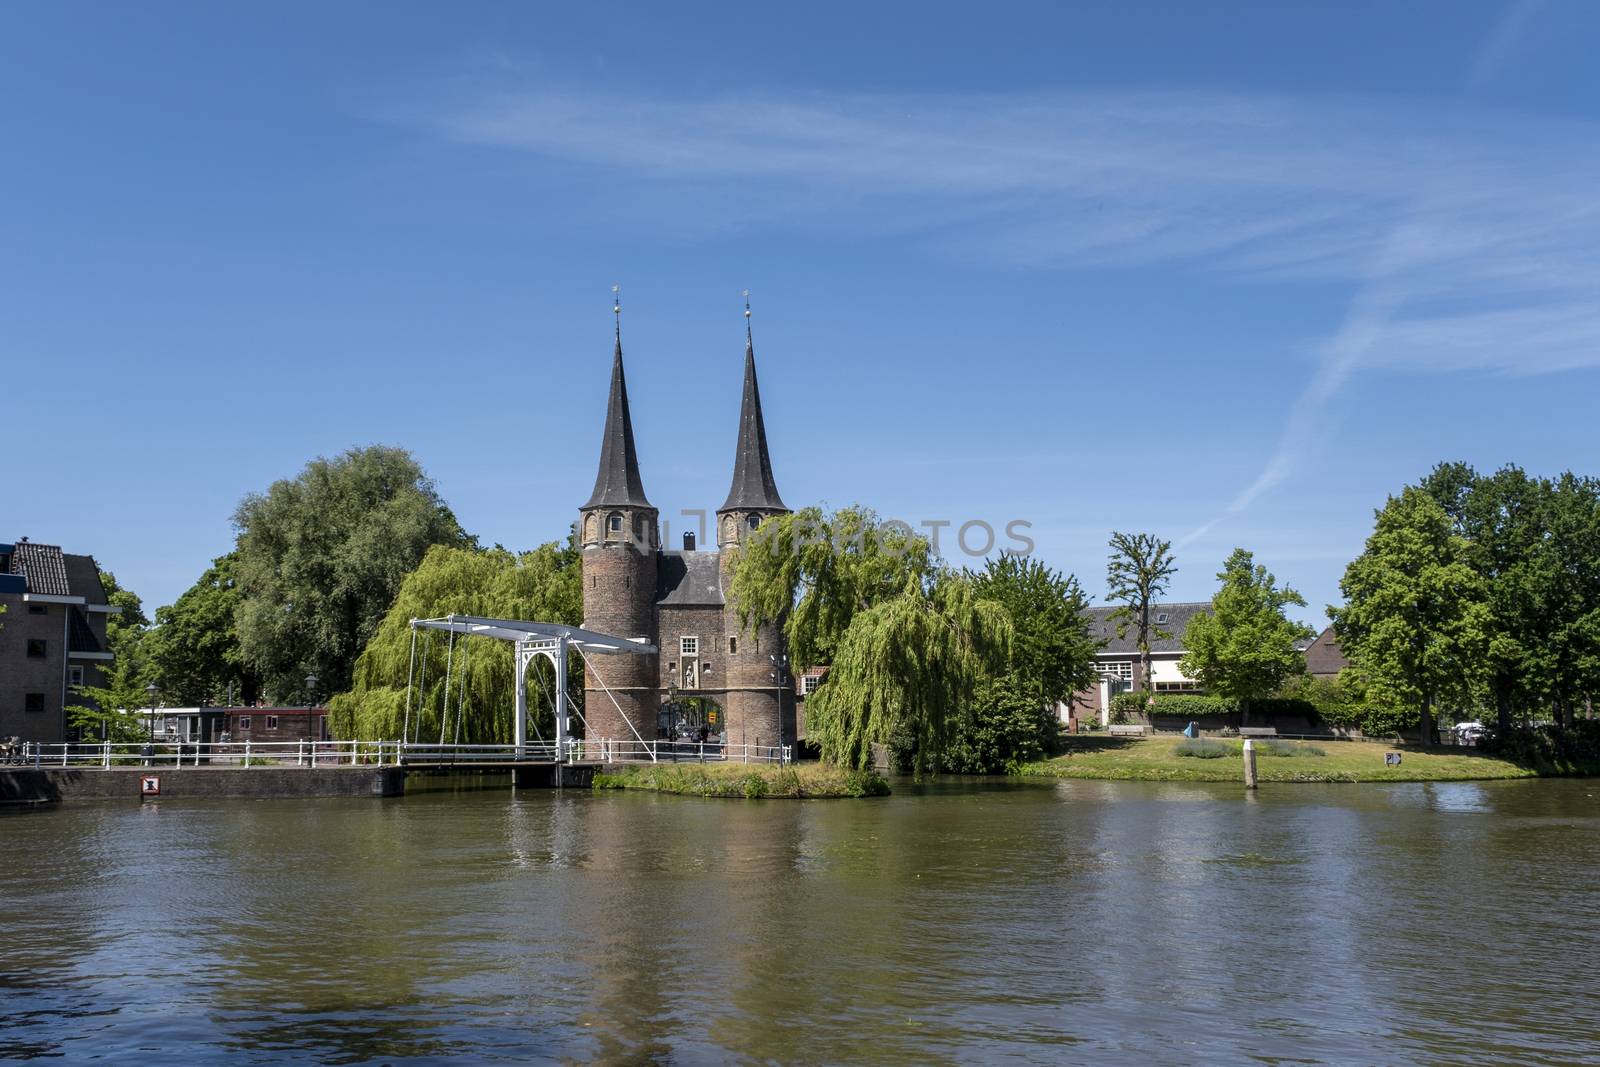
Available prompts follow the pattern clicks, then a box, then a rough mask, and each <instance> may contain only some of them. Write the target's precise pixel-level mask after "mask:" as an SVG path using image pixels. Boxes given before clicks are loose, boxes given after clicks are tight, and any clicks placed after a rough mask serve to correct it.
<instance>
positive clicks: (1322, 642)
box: [1306, 626, 1350, 674]
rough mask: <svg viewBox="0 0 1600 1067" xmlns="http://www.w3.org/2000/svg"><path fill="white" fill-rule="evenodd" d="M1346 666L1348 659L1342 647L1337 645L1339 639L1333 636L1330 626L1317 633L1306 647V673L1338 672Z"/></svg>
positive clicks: (1348, 662)
mask: <svg viewBox="0 0 1600 1067" xmlns="http://www.w3.org/2000/svg"><path fill="white" fill-rule="evenodd" d="M1348 666H1350V661H1349V660H1348V659H1346V658H1345V654H1344V649H1342V648H1340V647H1339V639H1338V638H1337V637H1335V636H1334V633H1333V627H1331V626H1330V627H1328V628H1327V629H1326V630H1323V631H1322V632H1321V633H1320V634H1318V635H1317V639H1316V640H1315V641H1313V642H1311V646H1310V647H1309V648H1307V649H1306V672H1307V673H1308V674H1338V673H1339V672H1340V671H1342V670H1344V669H1345V668H1346V667H1348Z"/></svg>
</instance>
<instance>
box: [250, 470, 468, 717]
mask: <svg viewBox="0 0 1600 1067" xmlns="http://www.w3.org/2000/svg"><path fill="white" fill-rule="evenodd" d="M234 524H235V526H236V527H237V528H238V531H239V539H238V551H237V559H236V561H235V564H234V567H233V571H234V579H235V581H236V582H237V583H238V592H239V602H238V605H237V607H236V609H235V621H236V625H237V627H238V634H239V644H240V651H241V653H242V660H243V662H244V663H245V664H247V665H248V666H249V667H250V668H251V669H252V670H254V671H256V672H257V673H258V674H259V675H260V676H261V678H262V680H263V682H264V685H265V689H266V692H267V695H268V697H269V698H270V699H274V700H284V699H289V698H292V697H301V696H304V695H305V689H306V683H305V681H304V679H305V677H306V675H308V674H315V675H316V676H317V677H318V679H319V683H318V687H319V688H320V689H321V690H323V691H331V690H337V689H342V688H346V687H347V686H348V685H349V681H350V676H351V667H352V665H353V664H354V662H355V658H356V656H357V655H358V654H359V653H360V651H361V649H362V647H363V646H364V645H365V644H366V643H367V641H368V640H370V639H371V637H372V635H373V633H374V632H375V631H376V630H377V627H378V623H379V620H381V619H382V618H383V615H384V612H385V611H387V610H388V608H389V605H390V604H391V603H392V602H393V600H394V596H395V592H396V591H397V590H398V589H399V588H400V583H401V582H402V581H403V580H404V579H405V576H406V575H407V574H409V573H410V572H411V571H412V570H414V569H415V568H416V566H417V564H418V563H419V562H420V561H421V560H422V557H423V554H424V553H426V552H427V550H428V549H429V548H430V547H431V546H433V545H458V546H464V545H468V544H470V543H471V541H470V539H469V538H468V537H467V535H466V534H465V533H463V532H462V529H461V526H460V525H459V524H458V523H457V522H456V519H455V516H454V515H452V514H451V513H450V509H449V508H448V507H446V506H445V504H444V502H443V501H442V500H441V499H440V498H439V494H438V492H437V491H436V490H435V488H434V485H433V482H432V481H430V480H429V479H428V477H427V476H426V475H425V474H424V473H423V471H422V468H421V467H420V466H418V465H417V462H416V461H415V460H414V459H412V458H411V456H410V454H409V453H407V452H406V451H404V450H403V449H399V448H389V447H384V446H379V445H375V446H372V447H370V448H362V449H352V450H350V451H349V452H346V453H344V454H343V455H341V456H339V457H337V458H336V459H321V458H319V459H315V460H313V461H311V462H310V463H309V464H307V465H306V468H305V469H304V470H303V471H301V472H300V474H299V475H297V476H296V477H294V478H292V479H285V480H283V481H279V482H275V483H273V485H272V486H271V488H269V489H268V490H267V492H266V493H265V494H251V495H250V496H247V497H246V498H245V499H244V501H243V502H242V503H241V504H240V505H239V508H238V511H237V512H235V514H234Z"/></svg>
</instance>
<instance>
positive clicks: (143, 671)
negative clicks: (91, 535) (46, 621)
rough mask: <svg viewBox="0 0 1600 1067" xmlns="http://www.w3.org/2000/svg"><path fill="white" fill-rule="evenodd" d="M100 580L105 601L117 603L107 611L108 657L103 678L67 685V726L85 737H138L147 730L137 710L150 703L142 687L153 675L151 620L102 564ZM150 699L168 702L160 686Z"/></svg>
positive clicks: (119, 739) (140, 603)
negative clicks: (69, 699)
mask: <svg viewBox="0 0 1600 1067" xmlns="http://www.w3.org/2000/svg"><path fill="white" fill-rule="evenodd" d="M100 584H101V586H102V587H104V589H105V594H106V603H107V604H110V605H111V606H113V607H117V608H121V609H122V610H121V612H118V613H111V614H108V615H106V651H107V652H110V653H111V654H112V657H113V658H112V660H111V662H110V663H108V664H106V665H105V666H104V668H103V669H102V671H101V673H102V675H103V678H102V684H100V685H98V686H90V685H84V686H78V687H77V688H75V689H74V690H73V691H72V698H73V701H74V702H73V703H71V704H69V705H67V708H66V713H67V726H68V728H69V729H71V730H73V731H74V732H76V733H77V735H78V736H79V737H81V738H83V739H85V740H110V741H116V742H130V741H141V740H144V739H145V738H147V737H148V736H149V730H148V717H147V716H144V715H141V714H140V712H141V711H142V710H143V709H145V708H148V707H150V705H151V702H152V697H151V695H150V692H149V690H148V689H147V688H146V687H147V686H148V685H150V683H151V682H152V681H154V680H155V672H154V671H153V670H152V668H151V665H150V660H149V656H148V651H149V649H148V646H149V643H150V635H149V624H150V620H149V618H148V617H147V616H146V615H145V613H144V602H143V601H142V600H141V599H140V598H139V596H138V594H136V593H134V592H133V591H132V590H131V589H124V588H122V586H121V584H119V583H118V581H117V578H116V575H114V574H112V573H111V572H110V571H107V570H102V571H101V572H100ZM153 699H154V700H155V701H156V702H157V703H170V701H167V700H166V699H165V694H164V693H161V692H157V694H156V695H155V697H154V698H153Z"/></svg>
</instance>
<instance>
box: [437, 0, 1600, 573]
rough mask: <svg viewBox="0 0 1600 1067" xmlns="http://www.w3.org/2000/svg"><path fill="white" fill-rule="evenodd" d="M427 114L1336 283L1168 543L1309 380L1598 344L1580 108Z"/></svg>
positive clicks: (1553, 354) (1239, 500)
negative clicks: (1242, 439)
mask: <svg viewBox="0 0 1600 1067" xmlns="http://www.w3.org/2000/svg"><path fill="white" fill-rule="evenodd" d="M1534 10H1535V5H1532V4H1519V5H1516V6H1515V7H1514V8H1513V9H1511V10H1510V11H1508V13H1507V14H1506V16H1505V17H1504V18H1503V19H1502V20H1501V22H1500V23H1498V24H1497V26H1496V28H1495V30H1494V31H1493V32H1492V33H1491V36H1490V38H1489V40H1488V41H1487V43H1486V44H1485V46H1484V47H1483V49H1481V50H1480V55H1479V56H1478V58H1477V59H1476V60H1475V64H1476V66H1475V69H1476V70H1481V71H1484V72H1492V71H1493V70H1497V69H1499V67H1500V66H1501V65H1503V63H1504V62H1505V60H1506V57H1507V56H1508V55H1509V54H1510V53H1511V52H1512V51H1513V50H1514V49H1515V48H1516V42H1517V41H1518V40H1519V39H1520V35H1521V34H1522V33H1524V32H1525V29H1526V25H1527V21H1528V19H1529V18H1530V17H1531V15H1532V14H1533V13H1534ZM1483 76H1485V77H1486V76H1488V75H1487V74H1484V75H1483ZM407 118H408V120H410V121H416V120H417V118H418V116H416V115H415V114H413V115H410V116H407ZM422 121H425V122H427V123H428V124H430V125H431V126H432V127H433V128H434V129H435V130H436V131H437V132H438V133H439V134H441V135H443V136H445V137H448V138H450V139H454V140H457V141H461V142H467V143H472V144H477V145H488V146H497V147H501V148H504V149H507V150H515V151H521V152H527V153H533V154H537V155H538V156H541V157H547V158H552V159H559V160H563V161H567V162H571V163H576V164H579V165H586V166H590V167H594V168H597V169H598V170H601V171H603V172H604V173H605V175H606V177H607V178H608V180H617V179H619V178H620V179H622V180H626V179H628V178H629V177H632V178H633V179H635V180H636V181H637V187H638V191H639V197H640V199H641V200H644V201H647V202H652V201H653V202H657V203H663V204H668V205H670V208H671V210H663V211H662V212H661V214H662V215H666V216H671V217H674V218H677V219H679V220H681V219H683V218H685V217H692V218H696V219H703V220H705V222H706V224H708V225H714V224H716V222H717V220H719V219H726V218H727V217H728V216H729V215H730V214H734V213H737V215H738V217H739V219H740V221H741V222H742V223H750V222H761V223H765V224H767V225H770V226H774V227H787V226H795V227H800V226H803V227H807V228H813V227H818V226H829V225H834V226H839V227H841V228H849V229H851V230H860V229H864V228H871V229H876V230H877V231H879V232H894V233H898V234H912V235H922V236H923V238H924V239H925V240H927V241H928V242H930V243H933V244H935V245H938V246H942V247H943V248H945V249H946V250H947V251H948V252H951V253H953V254H960V255H973V256H982V257H985V258H988V259H990V260H991V261H996V262H1000V263H1003V264H1007V265H1026V266H1037V265H1046V266H1076V267H1082V266H1092V265H1100V264H1149V263H1163V264H1173V265H1178V266H1181V267H1182V268H1184V269H1188V270H1192V271H1196V272H1210V273H1221V274H1225V275H1228V276H1230V277H1236V278H1240V279H1246V280H1256V281H1260V282H1263V283H1270V282H1274V281H1287V280H1295V281H1298V280H1306V279H1315V280H1323V281H1327V280H1332V281H1335V282H1344V283H1348V284H1350V285H1351V286H1352V290H1353V292H1354V293H1355V296H1354V298H1353V300H1352V304H1351V307H1350V309H1349V312H1348V314H1347V315H1346V317H1345V319H1344V321H1343V322H1342V323H1341V324H1340V326H1339V328H1338V329H1337V331H1336V332H1335V333H1334V335H1333V336H1331V337H1330V338H1329V339H1328V340H1327V341H1326V342H1324V343H1323V344H1321V345H1320V346H1316V347H1315V349H1314V350H1313V351H1311V352H1307V353H1294V354H1293V355H1295V356H1299V357H1304V356H1308V355H1309V356H1312V357H1314V361H1315V364H1316V368H1317V369H1316V370H1315V372H1314V374H1313V376H1312V379H1311V381H1310V382H1309V383H1308V385H1307V386H1306V388H1305V390H1304V391H1303V393H1302V394H1301V395H1300V396H1299V397H1298V398H1297V400H1296V401H1295V402H1294V404H1293V405H1292V406H1291V409H1290V411H1289V413H1288V418H1287V420H1286V423H1285V429H1284V432H1283V434H1282V436H1281V438H1280V440H1279V442H1278V446H1277V448H1276V449H1275V450H1274V451H1273V452H1272V453H1271V454H1270V456H1269V458H1268V460H1267V462H1266V463H1265V465H1264V467H1263V469H1262V470H1261V472H1260V474H1259V475H1258V476H1257V477H1256V478H1255V479H1254V481H1253V482H1251V483H1250V484H1249V485H1248V486H1246V487H1245V488H1244V489H1243V490H1242V491H1241V492H1240V493H1239V494H1238V495H1237V496H1236V497H1235V498H1234V499H1233V501H1232V502H1230V504H1229V505H1228V506H1227V508H1226V509H1225V511H1224V512H1223V513H1222V514H1221V515H1219V516H1218V517H1217V518H1215V519H1213V520H1212V521H1211V522H1209V523H1206V524H1205V525H1203V526H1201V527H1200V528H1198V529H1196V530H1193V531H1191V532H1190V533H1189V534H1188V535H1187V536H1185V537H1184V538H1183V541H1182V543H1192V542H1194V541H1196V540H1198V539H1200V538H1202V537H1204V536H1205V535H1206V534H1208V533H1209V532H1210V531H1211V530H1212V529H1213V528H1214V527H1215V526H1216V525H1217V524H1218V523H1219V522H1222V521H1224V520H1226V519H1227V518H1229V517H1231V516H1236V515H1238V514H1239V513H1241V512H1242V511H1244V510H1245V509H1246V508H1248V507H1249V506H1250V505H1251V504H1252V503H1253V502H1254V501H1256V500H1257V499H1258V498H1259V497H1260V496H1261V495H1262V494H1263V493H1265V492H1268V491H1269V490H1271V489H1272V488H1273V487H1274V486H1276V485H1278V484H1279V483H1280V482H1282V481H1283V479H1284V478H1286V477H1287V476H1288V475H1289V474H1290V473H1291V472H1292V470H1293V469H1294V465H1295V463H1296V462H1297V459H1298V457H1299V456H1301V455H1304V454H1306V452H1307V451H1308V450H1310V449H1313V448H1315V447H1316V444H1317V437H1318V435H1319V434H1321V433H1322V429H1321V427H1322V417H1321V412H1322V411H1323V409H1324V408H1325V405H1326V403H1327V401H1328V400H1329V399H1330V398H1331V397H1332V396H1334V395H1335V394H1336V393H1337V392H1338V391H1339V390H1340V389H1341V388H1342V387H1343V385H1344V383H1345V382H1346V381H1348V380H1349V378H1350V377H1351V376H1352V375H1353V374H1355V373H1357V372H1359V371H1360V370H1362V369H1365V368H1372V367H1388V368H1397V369H1404V370H1411V371H1418V372H1444V371H1459V370H1478V371H1483V372H1491V373H1504V374H1514V375H1526V374H1541V373H1551V372H1558V371H1565V370H1571V369H1576V368H1589V367H1600V256H1596V255H1595V254H1594V249H1596V248H1600V194H1597V192H1596V188H1595V184H1594V180H1593V176H1594V175H1595V174H1596V173H1600V127H1597V126H1596V125H1594V124H1591V123H1584V122H1578V121H1572V120H1553V119H1544V118H1537V117H1532V116H1527V115H1519V114H1511V113H1505V112H1495V111H1492V110H1487V109H1479V110H1476V111H1473V112H1467V111H1465V110H1463V109H1462V108H1461V107H1460V105H1458V104H1456V103H1452V102H1437V103H1430V102H1418V101H1406V100H1398V99H1372V98H1287V97H1274V96H1267V95H1259V94H1257V95H1251V94H1218V93H1205V92H1193V93H1180V92H1148V93H1110V92H1101V93H1054V94H996V95H866V94H837V93H817V94H811V95H806V96H799V97H786V98H784V99H774V98H771V97H767V96H761V95H749V96H743V97H721V98H716V99H697V100H696V99H689V100H684V99H654V98H652V99H643V98H617V97H605V96H595V95H590V94H580V93H570V92H557V91H524V92H505V91H501V92H494V93H484V94H478V95H474V96H470V97H467V98H464V99H461V100H460V101H459V102H458V103H457V104H456V105H455V106H452V107H447V108H445V109H443V110H434V111H432V112H430V113H429V114H427V115H426V116H424V117H423V118H422ZM1267 298H1268V299H1270V297H1267Z"/></svg>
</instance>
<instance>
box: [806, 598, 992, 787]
mask: <svg viewBox="0 0 1600 1067" xmlns="http://www.w3.org/2000/svg"><path fill="white" fill-rule="evenodd" d="M1010 646H1011V621H1010V620H1009V619H1008V618H1007V617H1006V613H1005V609H1004V608H1002V607H1000V605H998V604H996V603H995V602H994V601H992V600H982V599H980V598H979V597H978V596H977V594H976V592H975V590H974V587H973V583H972V582H971V581H969V580H968V579H967V578H965V577H964V576H962V575H960V574H957V573H955V572H954V571H940V572H939V573H938V574H936V575H935V576H933V578H932V579H931V580H929V581H926V582H921V581H916V580H912V581H910V582H908V583H907V584H906V587H905V588H904V589H903V590H902V591H901V593H900V595H898V596H895V597H890V598H886V599H883V600H881V601H880V602H879V603H877V604H875V605H874V606H872V607H870V608H867V609H866V610H864V611H861V612H858V613H857V614H856V616H855V617H854V618H853V619H851V620H850V625H849V626H847V627H846V628H845V631H844V634H843V635H842V636H841V638H840V639H839V642H838V645H837V647H836V649H835V652H834V657H833V664H832V666H831V667H830V669H829V671H828V679H827V681H826V682H825V683H824V684H822V685H821V686H819V687H818V688H817V690H816V691H815V692H814V693H812V694H811V697H810V698H809V699H808V700H807V701H806V733H807V737H808V739H809V740H813V741H815V742H816V743H817V744H818V746H819V747H820V748H821V750H822V758H823V759H824V760H827V761H828V762H830V763H837V764H841V765H845V766H855V767H863V768H864V767H866V766H868V765H869V764H870V763H871V761H872V746H874V745H892V746H893V747H895V748H896V749H898V750H899V751H901V752H903V753H905V754H906V755H907V756H908V757H909V759H910V762H911V766H912V769H913V770H914V771H916V772H917V773H918V774H921V773H923V772H925V771H932V770H937V769H938V768H939V767H940V764H941V761H942V758H943V756H944V753H945V750H946V748H947V746H948V744H949V741H950V736H951V733H952V731H953V730H954V729H955V728H956V727H957V726H958V724H959V722H960V720H962V719H963V718H964V717H965V716H966V715H967V714H968V713H969V712H970V710H971V707H972V702H973V698H974V694H975V691H976V689H977V687H978V684H979V682H981V681H982V680H984V679H985V678H987V677H990V676H992V675H994V674H997V673H999V672H1000V671H1001V670H1003V669H1004V668H1005V663H1006V656H1007V655H1008V653H1009V651H1010Z"/></svg>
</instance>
